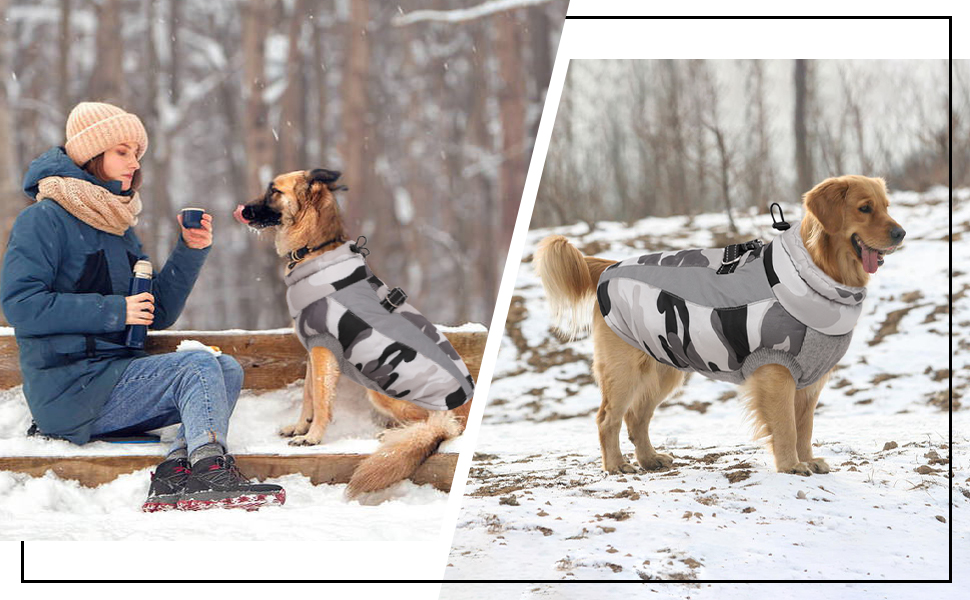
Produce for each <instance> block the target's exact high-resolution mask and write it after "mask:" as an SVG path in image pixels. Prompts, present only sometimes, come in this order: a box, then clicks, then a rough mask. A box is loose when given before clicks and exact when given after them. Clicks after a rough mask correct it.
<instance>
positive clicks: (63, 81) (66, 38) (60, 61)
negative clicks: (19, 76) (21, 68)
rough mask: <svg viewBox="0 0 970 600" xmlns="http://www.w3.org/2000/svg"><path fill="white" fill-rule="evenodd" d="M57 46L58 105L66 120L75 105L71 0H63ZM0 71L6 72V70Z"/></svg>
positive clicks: (2, 37)
mask: <svg viewBox="0 0 970 600" xmlns="http://www.w3.org/2000/svg"><path fill="white" fill-rule="evenodd" d="M0 39H4V36H2V35H0ZM57 48H58V55H57V88H58V89H57V95H58V100H59V102H58V105H59V106H60V107H61V114H62V115H64V121H65V122H66V121H67V115H68V114H69V113H70V112H71V108H72V107H73V106H74V102H72V98H71V73H70V64H69V63H70V60H69V59H70V56H71V0H61V19H60V22H59V28H58V38H57ZM0 72H3V73H5V72H6V71H0Z"/></svg>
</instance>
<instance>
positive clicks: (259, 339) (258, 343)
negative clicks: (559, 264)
mask: <svg viewBox="0 0 970 600" xmlns="http://www.w3.org/2000/svg"><path fill="white" fill-rule="evenodd" d="M445 337H447V338H448V341H450V342H451V344H452V345H453V346H454V347H455V350H456V351H457V352H458V354H459V356H461V358H462V360H464V361H465V364H466V365H467V366H468V370H469V372H471V374H472V377H474V378H475V379H478V369H479V367H481V364H482V354H483V353H484V351H485V339H486V338H487V337H488V334H487V333H486V332H484V331H475V332H448V333H445ZM185 339H192V340H198V341H200V342H202V343H203V344H208V345H210V346H218V347H219V348H220V349H221V350H222V351H223V352H225V353H226V354H229V355H232V356H233V357H234V358H235V359H236V360H238V361H239V364H240V365H242V367H243V369H244V371H245V378H244V380H243V387H244V388H246V389H250V390H275V389H279V388H282V387H285V386H287V385H289V384H290V383H293V382H294V381H297V380H299V379H303V377H304V376H305V375H306V356H307V354H306V350H304V349H303V346H302V345H301V344H300V340H298V339H297V337H296V336H295V335H294V334H292V333H281V332H278V331H277V332H258V331H253V332H248V331H247V332H238V333H237V332H219V333H217V332H207V331H186V332H179V331H165V332H151V333H149V334H148V341H147V342H146V344H145V349H146V350H147V351H148V352H149V353H150V354H162V353H165V352H174V351H175V348H176V347H177V346H178V345H179V343H180V342H181V341H182V340H185ZM19 356H20V354H19V352H18V348H17V341H16V339H15V338H14V336H12V335H0V389H4V390H5V389H8V388H12V387H14V386H17V385H20V384H21V383H23V379H22V378H21V376H20V362H19V361H20V358H19Z"/></svg>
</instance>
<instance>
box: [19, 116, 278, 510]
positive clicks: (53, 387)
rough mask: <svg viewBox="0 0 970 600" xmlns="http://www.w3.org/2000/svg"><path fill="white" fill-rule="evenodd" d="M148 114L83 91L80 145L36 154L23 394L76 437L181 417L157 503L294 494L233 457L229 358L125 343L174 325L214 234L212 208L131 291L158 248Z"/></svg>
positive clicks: (50, 429) (232, 366)
mask: <svg viewBox="0 0 970 600" xmlns="http://www.w3.org/2000/svg"><path fill="white" fill-rule="evenodd" d="M147 146H148V136H147V134H146V132H145V128H144V126H143V125H142V123H141V121H140V120H139V119H138V117H136V116H135V115H133V114H130V113H126V112H125V111H123V110H122V109H120V108H118V107H116V106H112V105H110V104H104V103H96V102H82V103H81V104H79V105H77V106H76V107H75V108H74V110H72V111H71V114H70V116H69V117H68V120H67V142H66V144H65V145H64V147H56V148H52V149H51V150H49V151H48V152H46V153H45V154H43V155H42V156H41V157H39V158H37V159H36V160H34V161H33V162H32V163H31V165H30V168H29V169H28V170H27V175H26V177H25V179H24V191H25V193H26V194H27V195H28V196H29V197H31V198H33V199H35V200H36V203H34V204H32V205H31V206H29V207H28V208H26V209H24V210H23V211H21V213H20V214H19V215H18V217H17V220H16V222H15V223H14V226H13V230H12V231H11V233H10V241H9V244H8V247H7V252H6V254H5V255H4V262H3V272H2V274H0V302H2V306H3V311H4V314H5V315H6V317H7V320H8V321H10V324H11V325H13V327H14V330H15V333H16V337H17V344H18V346H19V347H20V366H21V371H22V372H23V379H24V395H25V396H26V398H27V403H28V405H29V406H30V411H31V413H32V415H33V417H34V421H35V422H36V424H37V426H38V428H39V430H40V431H41V432H43V433H44V434H45V435H49V436H53V437H59V438H63V439H67V440H69V441H71V442H74V443H76V444H83V443H85V442H87V441H88V440H89V439H90V438H91V437H92V436H96V435H103V434H116V435H126V434H131V433H135V432H143V431H147V430H150V429H156V428H158V427H164V426H166V425H172V424H175V423H179V422H181V423H182V425H181V427H180V428H179V431H178V434H177V435H176V438H175V442H174V443H173V445H172V448H171V450H170V451H169V453H168V456H167V457H166V459H165V461H164V462H162V463H161V464H160V465H159V466H158V467H157V469H156V470H155V472H154V473H153V474H152V480H151V486H150V488H149V492H148V499H147V500H146V501H145V503H144V505H143V509H144V510H146V511H155V510H167V509H172V508H179V509H186V510H196V509H200V508H212V507H216V506H227V507H229V506H240V507H245V508H253V507H257V506H260V505H264V504H282V502H283V500H284V497H285V496H284V492H283V490H282V488H280V487H279V486H275V485H259V484H251V483H249V481H247V480H246V479H245V478H244V477H243V476H242V475H241V474H240V473H239V471H238V470H237V469H236V467H235V464H234V461H233V458H232V457H231V456H228V455H226V450H225V448H226V432H227V431H228V427H229V415H230V414H231V413H232V410H233V407H234V406H235V403H236V399H237V397H238V396H239V391H240V389H241V387H242V376H243V373H242V368H241V367H240V366H239V364H238V363H237V362H236V361H235V360H234V359H232V358H231V357H229V356H219V357H215V356H213V355H212V354H210V353H208V352H201V351H196V352H178V353H171V354H162V355H152V356H149V355H147V354H146V353H145V352H143V351H140V350H133V349H130V348H128V347H126V346H125V339H124V338H125V328H126V327H127V326H128V325H148V326H150V327H151V328H153V329H165V328H166V327H169V326H170V325H171V324H172V323H174V322H175V320H176V319H177V318H178V316H179V314H180V313H181V312H182V308H183V307H184V306H185V300H186V298H187V297H188V295H189V292H190V291H191V290H192V286H193V285H194V284H195V280H196V279H197V277H198V275H199V271H200V270H201V269H202V264H203V262H205V258H206V255H207V254H208V253H209V249H210V247H211V244H212V218H211V217H210V216H209V215H205V216H204V217H203V226H202V229H185V228H184V227H181V225H182V220H181V216H179V217H178V222H179V227H180V230H181V235H180V236H179V239H178V241H177V243H176V246H175V249H174V250H173V251H172V254H171V256H169V259H168V262H167V263H166V264H165V266H164V268H162V269H161V271H156V273H155V277H154V281H153V288H152V292H153V293H143V294H138V295H134V296H126V294H127V293H128V286H129V282H130V278H131V269H132V266H133V265H134V263H135V262H136V261H137V260H139V259H142V258H147V257H145V256H144V254H143V253H142V246H141V242H140V241H139V240H138V236H136V235H135V232H134V231H133V229H132V226H133V225H135V224H136V223H137V222H138V213H139V212H140V211H141V200H140V199H139V196H138V186H139V184H140V183H141V171H140V165H139V162H138V161H139V160H141V158H142V156H143V155H144V153H145V149H146V148H147Z"/></svg>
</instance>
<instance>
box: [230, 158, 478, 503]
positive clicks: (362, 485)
mask: <svg viewBox="0 0 970 600" xmlns="http://www.w3.org/2000/svg"><path fill="white" fill-rule="evenodd" d="M339 177H340V173H338V172H336V171H328V170H325V169H314V170H313V171H293V172H291V173H284V174H282V175H278V176H276V177H275V178H273V181H272V182H271V183H270V185H269V187H268V188H267V190H266V194H265V195H264V196H263V197H262V198H260V199H258V200H254V201H253V202H250V203H249V204H247V205H245V206H239V207H237V208H236V211H235V213H234V216H235V217H236V219H237V220H238V221H240V222H241V223H244V224H246V225H249V226H250V227H253V228H256V229H262V228H266V227H277V231H276V251H277V253H278V254H279V255H280V256H286V257H288V258H289V259H290V261H291V262H290V265H289V266H288V267H287V270H286V272H287V273H289V272H290V271H291V270H292V269H293V268H294V267H295V266H296V264H298V263H299V262H302V261H303V260H306V259H309V258H312V257H314V256H317V255H319V254H322V253H324V252H326V251H328V250H332V249H334V248H336V247H338V246H340V245H341V244H343V243H344V242H345V241H346V240H347V233H346V230H345V229H344V225H343V220H342V218H341V216H340V209H339V207H338V205H337V201H336V200H335V199H334V196H333V192H335V191H337V190H346V189H347V188H346V186H343V185H338V184H337V183H336V182H337V179H338V178H339ZM339 377H340V366H339V363H338V362H337V358H336V356H334V354H333V353H332V352H331V351H330V350H328V349H327V348H323V347H314V348H312V349H311V350H310V352H309V360H308V361H307V374H306V383H305V384H304V388H303V409H302V411H301V412H300V418H299V420H298V421H297V422H296V423H294V424H293V425H289V426H286V427H283V428H281V429H280V435H282V436H284V437H289V438H292V439H291V440H290V442H289V443H290V444H291V445H297V446H310V445H315V444H319V443H320V441H321V440H322V439H323V436H324V433H325V432H326V429H327V425H328V424H329V423H330V417H331V410H332V404H333V400H334V395H335V391H336V388H337V380H338V379H339ZM367 397H368V399H369V400H370V401H371V403H372V404H373V405H374V407H375V408H376V409H377V410H378V411H379V412H380V413H381V414H383V415H384V416H386V417H388V418H389V419H390V420H391V421H392V423H395V424H399V425H405V427H403V428H400V429H395V430H391V431H388V432H385V434H384V436H383V441H382V445H381V448H380V449H379V450H378V451H377V452H374V453H373V454H372V455H371V456H370V457H369V458H368V459H366V460H365V461H364V462H362V463H361V464H360V465H359V466H358V467H357V469H356V470H355V471H354V475H353V477H352V478H351V481H350V484H349V485H348V487H347V494H348V496H350V497H354V496H357V495H359V494H361V493H363V492H370V491H376V490H380V489H383V488H385V487H388V486H390V485H391V484H393V483H396V482H398V481H400V480H402V479H405V478H407V477H409V476H410V475H411V474H412V473H413V472H414V471H415V470H416V469H417V468H418V467H419V466H420V465H421V464H422V463H423V462H424V461H425V459H427V458H428V456H430V455H431V454H433V453H434V452H435V450H437V448H438V446H439V444H440V443H441V442H442V441H444V440H446V439H449V438H452V437H456V436H458V435H460V434H461V432H462V431H463V430H464V428H465V420H466V419H467V417H468V411H469V409H470V408H471V402H466V403H465V404H463V405H462V406H460V407H458V408H456V409H454V410H450V411H434V412H433V413H432V411H428V410H425V409H423V408H421V407H418V406H415V405H414V404H411V403H410V402H406V401H403V400H397V399H394V398H389V397H387V396H385V395H383V394H379V393H377V392H375V391H373V390H370V389H368V390H367Z"/></svg>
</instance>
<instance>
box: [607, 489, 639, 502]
mask: <svg viewBox="0 0 970 600" xmlns="http://www.w3.org/2000/svg"><path fill="white" fill-rule="evenodd" d="M610 498H629V499H630V500H639V499H640V492H637V491H636V490H634V489H633V488H632V487H630V488H627V489H625V490H623V491H622V492H617V493H616V494H614V495H612V496H610Z"/></svg>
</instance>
